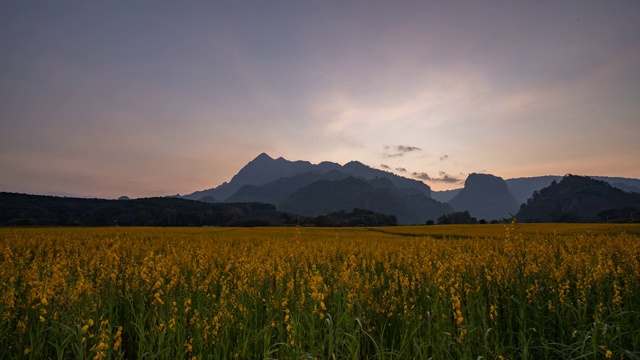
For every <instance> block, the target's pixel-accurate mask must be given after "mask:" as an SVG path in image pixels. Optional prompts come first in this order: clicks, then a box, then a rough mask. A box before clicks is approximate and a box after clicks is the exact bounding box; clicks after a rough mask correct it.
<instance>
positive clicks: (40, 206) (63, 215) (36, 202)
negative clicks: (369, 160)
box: [0, 192, 282, 226]
mask: <svg viewBox="0 0 640 360" xmlns="http://www.w3.org/2000/svg"><path fill="white" fill-rule="evenodd" d="M281 217H282V213H280V212H278V211H276V209H275V206H273V205H270V204H261V203H244V204H241V203H238V204H211V203H205V202H200V201H192V200H185V199H178V198H144V199H134V200H127V201H123V200H104V199H81V198H68V197H56V196H42V195H26V194H16V193H5V192H3V193H0V225H3V226H11V225H18V226H21V225H22V226H24V225H27V226H28V225H42V226H54V225H61V226H74V225H82V226H111V225H123V226H129V225H135V226H205V225H210V226H213V225H218V226H242V225H247V224H249V223H254V224H258V223H259V224H262V225H279V224H280V223H281Z"/></svg>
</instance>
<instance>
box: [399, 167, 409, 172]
mask: <svg viewBox="0 0 640 360" xmlns="http://www.w3.org/2000/svg"><path fill="white" fill-rule="evenodd" d="M396 171H397V172H401V173H404V172H407V169H405V168H403V167H397V168H396Z"/></svg>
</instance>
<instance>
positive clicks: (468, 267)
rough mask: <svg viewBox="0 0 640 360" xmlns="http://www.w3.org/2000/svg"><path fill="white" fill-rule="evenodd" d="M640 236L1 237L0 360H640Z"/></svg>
mask: <svg viewBox="0 0 640 360" xmlns="http://www.w3.org/2000/svg"><path fill="white" fill-rule="evenodd" d="M637 230H638V229H637V228H635V227H612V226H610V225H608V226H606V227H605V226H603V225H596V226H594V225H553V224H547V225H529V226H522V225H515V224H512V225H506V226H504V225H473V226H449V227H446V226H425V227H389V228H375V229H364V228H357V229H356V228H347V229H345V228H339V229H338V228H334V229H332V228H324V229H318V228H262V229H238V228H236V229H229V228H207V229H176V228H165V229H157V228H126V229H125V228H103V229H96V228H92V229H72V228H51V229H0V316H1V319H0V358H2V359H9V358H11V359H13V358H24V359H43V358H54V359H68V358H80V359H83V358H86V359H89V358H92V359H103V358H106V359H121V358H125V359H181V358H184V359H193V358H196V359H209V358H211V359H228V358H240V359H267V358H271V359H272V358H278V359H283V358H285V359H314V358H320V359H327V358H336V359H411V358H417V359H427V358H434V359H447V358H449V359H477V358H478V357H479V356H481V357H482V358H483V359H502V358H505V359H540V358H559V359H576V358H586V359H602V358H616V359H618V358H627V359H637V358H639V357H640V352H638V350H637V349H640V325H638V324H640V241H639V240H640V239H639V237H638V235H636V234H637ZM428 232H430V235H429V234H428ZM634 233H636V234H634Z"/></svg>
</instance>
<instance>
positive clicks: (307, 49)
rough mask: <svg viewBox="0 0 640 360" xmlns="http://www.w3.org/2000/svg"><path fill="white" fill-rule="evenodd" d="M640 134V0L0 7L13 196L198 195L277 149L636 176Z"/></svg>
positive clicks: (6, 176)
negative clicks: (34, 194)
mask: <svg viewBox="0 0 640 360" xmlns="http://www.w3.org/2000/svg"><path fill="white" fill-rule="evenodd" d="M639 139H640V2H638V1H631V0H629V1H624V0H621V1H613V2H611V1H585V0H579V1H560V2H558V1H468V2H458V1H290V2H287V1H255V2H252V1H222V2H212V1H206V2H205V1H143V0H141V1H47V2H43V1H37V2H35V1H34V2H32V1H3V2H1V3H0V191H16V192H27V193H40V194H73V195H81V196H97V197H108V198H113V197H117V196H120V195H129V196H131V197H141V196H159V195H169V194H175V193H181V194H185V193H190V192H193V191H195V190H202V189H207V188H211V187H214V186H217V185H219V184H220V183H222V182H223V181H228V180H229V179H230V178H231V177H232V176H233V175H234V174H235V173H237V172H238V170H239V169H240V168H241V167H242V166H243V165H244V164H246V163H247V162H249V161H250V160H252V159H253V158H255V157H256V156H257V155H258V154H260V153H261V152H266V153H268V154H269V155H271V156H272V157H274V158H277V157H284V158H286V159H289V160H309V161H311V162H313V163H317V162H320V161H324V160H328V161H333V162H338V163H341V164H343V163H346V162H348V161H350V160H359V161H361V162H363V163H365V164H367V165H369V166H372V167H376V168H381V169H386V170H389V171H393V172H395V173H398V174H404V175H405V176H408V177H415V178H420V179H423V180H424V181H425V182H426V183H427V184H429V185H430V186H431V187H432V188H433V189H435V190H441V189H450V188H457V187H460V186H461V184H460V180H464V178H465V177H466V176H467V175H468V174H469V173H472V172H486V173H491V174H495V175H498V176H502V177H503V178H512V177H523V176H538V175H546V174H554V175H563V174H566V173H574V174H583V175H606V176H624V177H637V178H640V141H639Z"/></svg>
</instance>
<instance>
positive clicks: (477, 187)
mask: <svg viewBox="0 0 640 360" xmlns="http://www.w3.org/2000/svg"><path fill="white" fill-rule="evenodd" d="M447 204H449V205H450V206H451V207H452V208H453V209H454V210H455V211H465V210H468V211H469V213H470V214H471V216H473V217H475V218H478V219H485V220H493V219H502V218H509V217H511V215H510V214H515V213H516V211H517V210H518V203H517V202H516V200H515V199H514V197H513V195H512V194H511V192H509V189H508V188H507V184H506V182H505V181H504V180H503V179H502V178H501V177H497V176H494V175H488V174H475V173H473V174H470V175H469V177H467V180H466V181H465V183H464V188H463V189H462V190H460V192H459V193H458V194H457V195H456V196H455V197H454V198H453V199H451V200H450V201H449V202H447Z"/></svg>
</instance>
